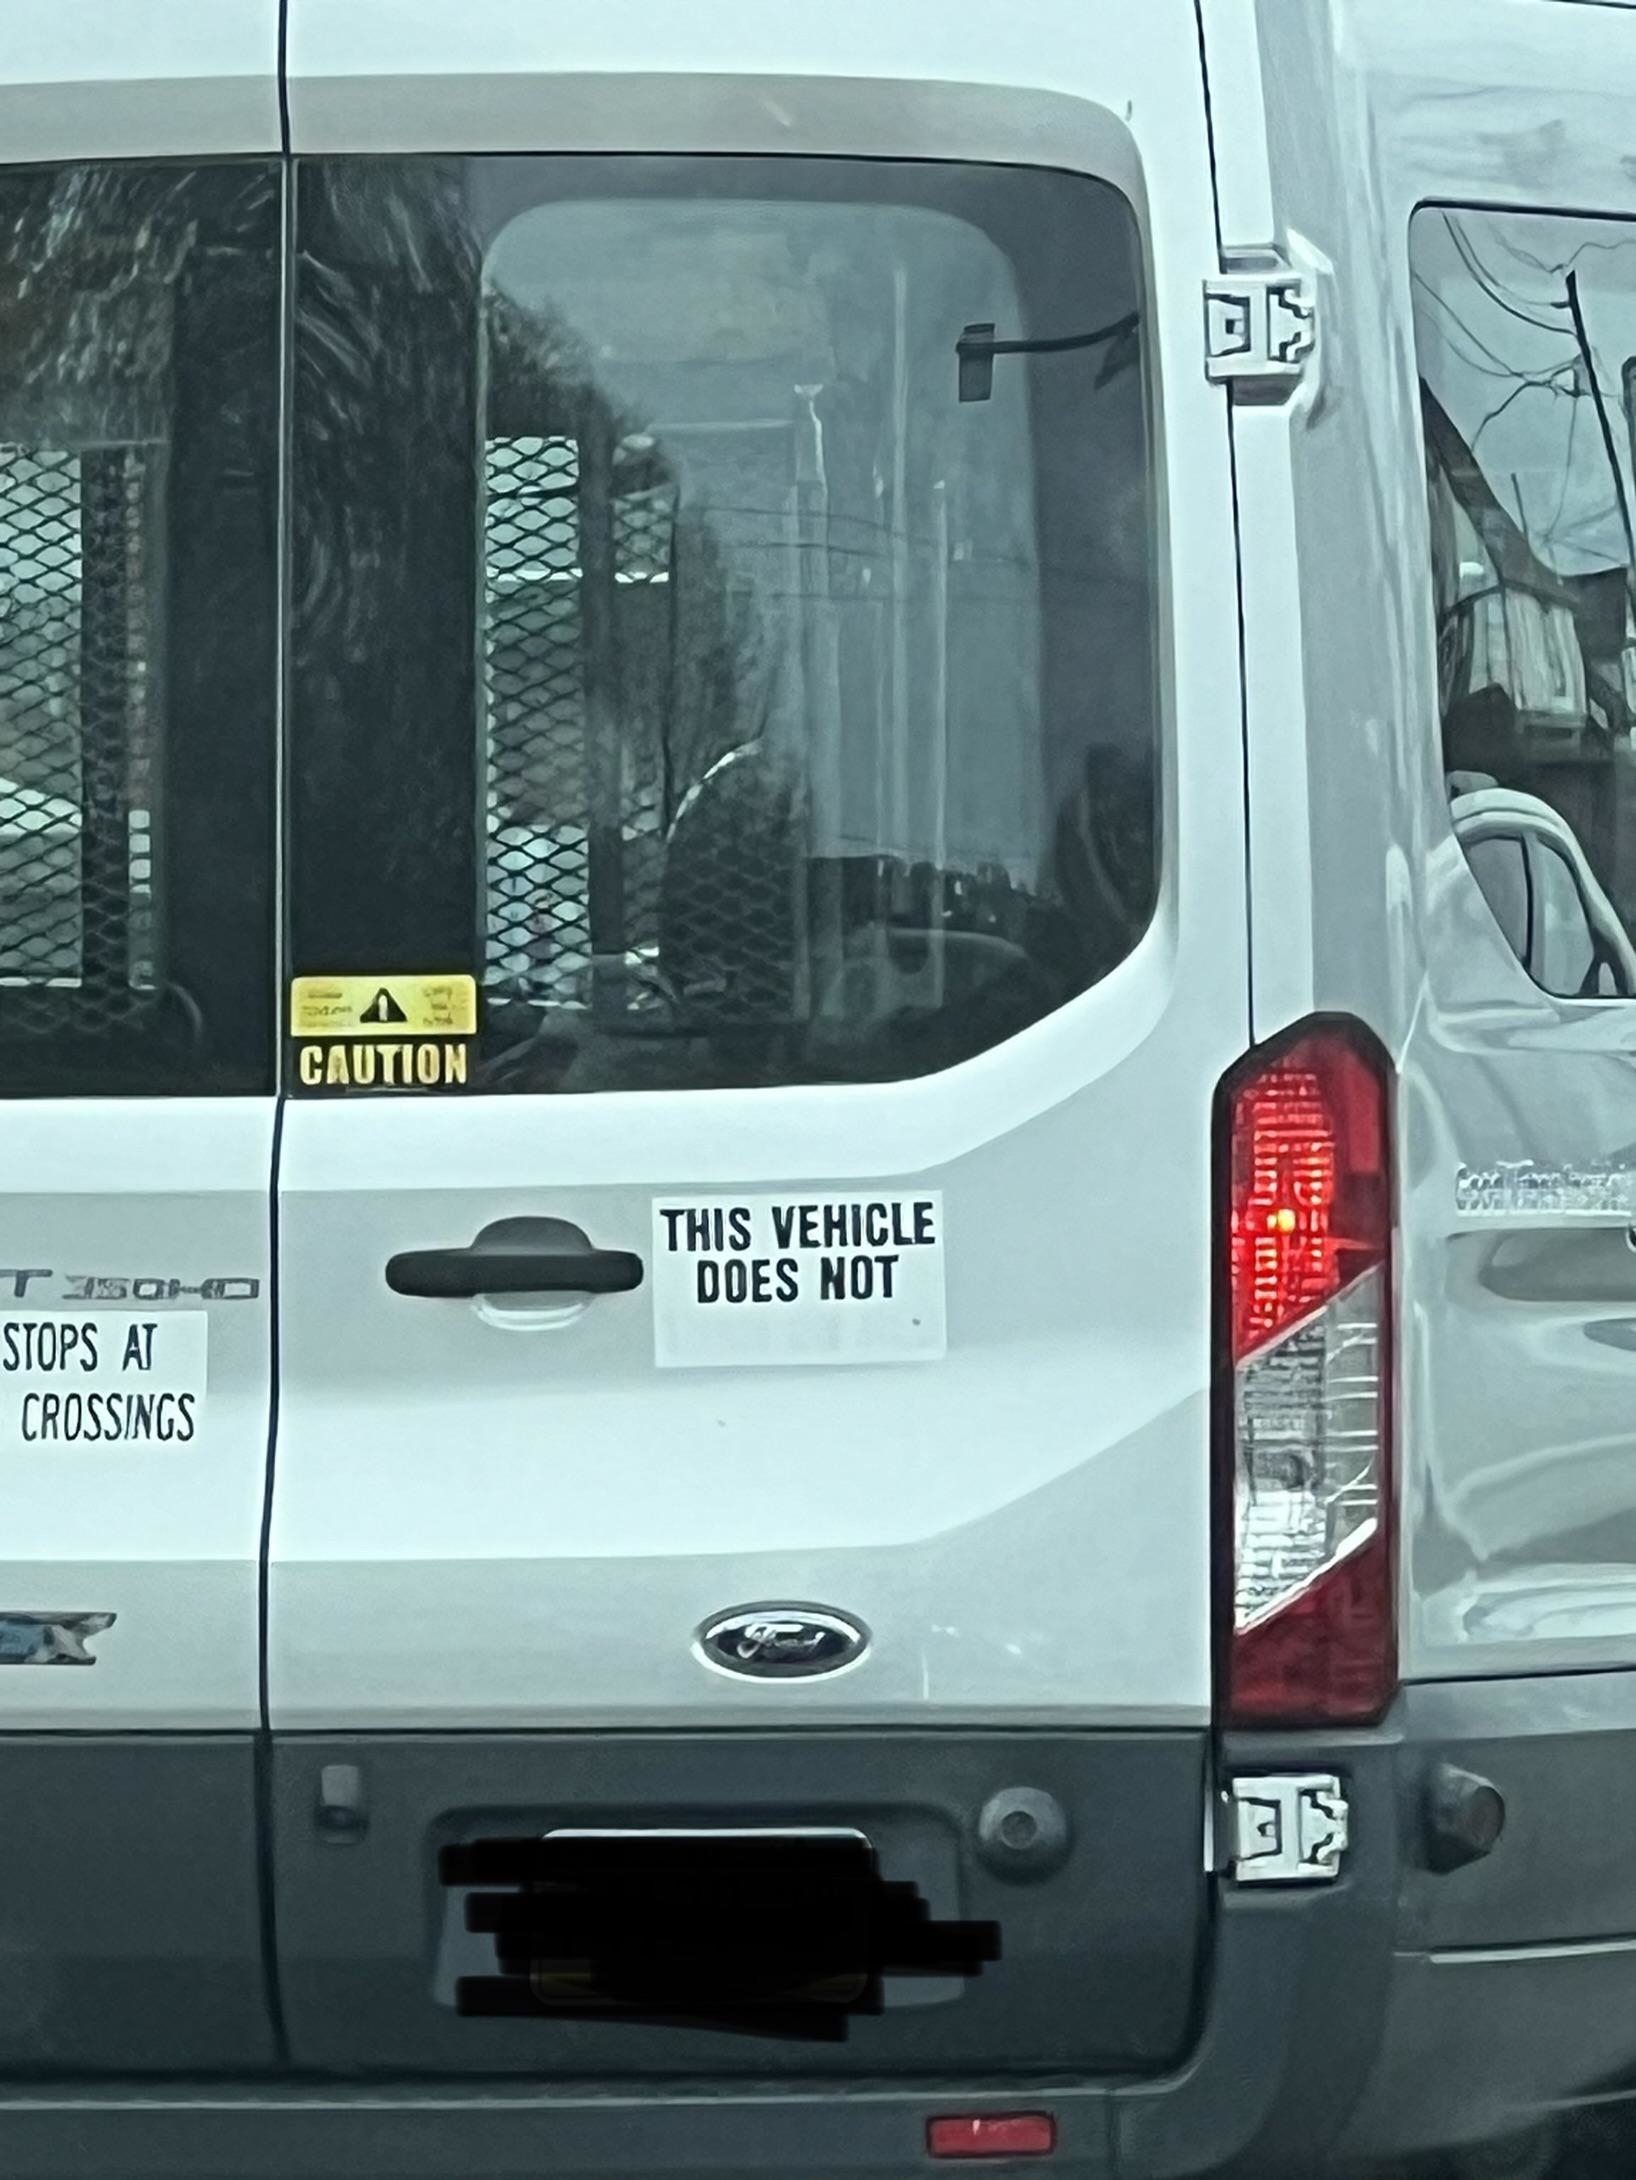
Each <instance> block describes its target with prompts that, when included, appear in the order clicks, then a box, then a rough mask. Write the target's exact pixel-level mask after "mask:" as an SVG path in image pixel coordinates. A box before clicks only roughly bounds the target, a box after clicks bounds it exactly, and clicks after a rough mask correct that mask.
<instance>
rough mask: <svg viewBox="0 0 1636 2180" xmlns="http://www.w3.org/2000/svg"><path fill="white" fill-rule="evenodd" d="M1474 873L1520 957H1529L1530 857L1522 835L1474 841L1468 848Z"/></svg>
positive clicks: (1495, 918) (1496, 919)
mask: <svg viewBox="0 0 1636 2180" xmlns="http://www.w3.org/2000/svg"><path fill="white" fill-rule="evenodd" d="M1466 856H1467V859H1468V860H1469V862H1470V864H1471V872H1472V876H1473V877H1474V878H1475V879H1476V881H1477V883H1478V885H1479V886H1481V888H1482V890H1483V898H1484V899H1485V900H1486V901H1487V903H1488V905H1489V907H1490V908H1491V909H1492V910H1493V912H1494V921H1495V922H1496V923H1497V924H1498V925H1499V927H1500V929H1501V930H1502V931H1503V932H1504V933H1505V936H1506V938H1507V940H1508V941H1509V942H1510V944H1511V946H1512V948H1513V950H1514V951H1515V953H1516V956H1517V959H1518V960H1519V961H1521V962H1526V961H1527V959H1528V859H1527V855H1526V853H1525V851H1524V848H1523V844H1522V841H1521V839H1520V838H1518V837H1514V836H1511V835H1508V834H1494V835H1490V836H1489V837H1488V838H1487V839H1484V840H1474V841H1473V842H1472V843H1471V845H1470V846H1469V847H1468V848H1467V850H1466Z"/></svg>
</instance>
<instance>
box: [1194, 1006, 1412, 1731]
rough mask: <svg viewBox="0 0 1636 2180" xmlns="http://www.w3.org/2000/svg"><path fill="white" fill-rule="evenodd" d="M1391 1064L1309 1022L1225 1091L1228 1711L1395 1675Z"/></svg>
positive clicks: (1341, 1698)
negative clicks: (1229, 1601)
mask: <svg viewBox="0 0 1636 2180" xmlns="http://www.w3.org/2000/svg"><path fill="white" fill-rule="evenodd" d="M1387 1072H1388V1071H1387V1065H1386V1062H1385V1059H1384V1056H1383V1055H1381V1054H1380V1053H1379V1052H1378V1049H1377V1048H1376V1047H1375V1046H1374V1044H1373V1041H1372V1040H1370V1039H1368V1038H1367V1036H1366V1034H1365V1033H1364V1032H1363V1031H1362V1030H1361V1029H1358V1028H1355V1027H1354V1026H1352V1025H1350V1024H1344V1025H1335V1024H1327V1023H1326V1024H1321V1025H1315V1026H1314V1027H1312V1028H1311V1029H1308V1030H1305V1031H1302V1032H1300V1033H1299V1034H1298V1035H1296V1037H1295V1038H1294V1039H1293V1041H1291V1042H1288V1043H1285V1044H1283V1045H1282V1046H1281V1047H1280V1048H1279V1049H1278V1050H1277V1051H1276V1052H1274V1053H1272V1054H1271V1055H1268V1056H1262V1055H1257V1056H1255V1057H1254V1058H1252V1060H1251V1061H1249V1062H1248V1063H1247V1064H1246V1065H1245V1067H1244V1068H1242V1069H1241V1070H1239V1071H1238V1072H1237V1073H1236V1074H1235V1075H1234V1076H1232V1077H1230V1078H1229V1080H1228V1083H1227V1086H1226V1103H1227V1110H1226V1115H1225V1120H1226V1164H1227V1172H1226V1175H1225V1184H1226V1185H1225V1190H1224V1195H1225V1199H1226V1200H1225V1204H1224V1207H1223V1216H1224V1224H1225V1226H1226V1233H1225V1236H1224V1237H1223V1241H1224V1255H1225V1259H1226V1262H1225V1267H1224V1269H1225V1276H1226V1290H1227V1291H1226V1303H1227V1308H1226V1319H1227V1330H1228V1342H1229V1346H1230V1351H1231V1369H1232V1382H1231V1386H1230V1389H1224V1391H1226V1393H1227V1397H1226V1398H1225V1399H1224V1400H1223V1403H1222V1408H1223V1413H1222V1437H1223V1440H1224V1442H1225V1443H1224V1447H1223V1462H1224V1469H1225V1473H1224V1475H1223V1478H1222V1484H1223V1490H1222V1494H1221V1505H1222V1516H1223V1520H1224V1521H1228V1520H1230V1523H1231V1538H1232V1542H1231V1585H1232V1632H1231V1637H1230V1641H1229V1657H1228V1660H1227V1675H1228V1713H1229V1716H1230V1717H1231V1718H1233V1719H1234V1720H1235V1721H1237V1722H1239V1723H1242V1724H1255V1725H1319V1724H1341V1723H1358V1722H1361V1721H1365V1720H1368V1719H1372V1718H1378V1717H1379V1716H1380V1713H1381V1712H1382V1711H1383V1710H1384V1709H1385V1707H1386V1705H1387V1703H1388V1701H1389V1700H1390V1698H1391V1695H1392V1692H1393V1689H1394V1687H1395V1685H1396V1678H1397V1652H1396V1642H1395V1622H1396V1613H1395V1604H1394V1598H1393V1580H1392V1561H1393V1553H1392V1542H1393V1527H1394V1518H1393V1506H1392V1489H1391V1475H1390V1431H1391V1402H1390V1387H1391V1338H1390V1334H1391V1308H1392V1266H1391V1232H1392V1183H1391V1158H1390V1146H1389V1141H1388V1120H1387V1104H1388V1098H1387Z"/></svg>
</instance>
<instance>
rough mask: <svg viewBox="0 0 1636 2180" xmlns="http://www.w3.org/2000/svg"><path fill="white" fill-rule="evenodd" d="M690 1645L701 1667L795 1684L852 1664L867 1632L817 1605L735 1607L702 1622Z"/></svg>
mask: <svg viewBox="0 0 1636 2180" xmlns="http://www.w3.org/2000/svg"><path fill="white" fill-rule="evenodd" d="M694 1647H695V1648H696V1650H697V1651H698V1654H699V1656H700V1657H701V1658H703V1660H704V1662H705V1663H706V1664H707V1665H713V1666H716V1667H717V1668H718V1669H719V1670H721V1671H724V1672H728V1673H747V1674H749V1675H750V1676H751V1677H752V1678H753V1679H757V1680H800V1679H804V1678H807V1677H809V1676H810V1675H812V1674H814V1673H835V1672H839V1670H840V1669H841V1667H842V1666H844V1665H854V1664H856V1662H857V1661H858V1659H859V1658H861V1657H862V1656H863V1654H864V1652H865V1650H867V1649H868V1647H869V1630H868V1629H867V1628H866V1627H864V1626H862V1625H861V1624H860V1623H859V1622H858V1621H856V1620H849V1619H847V1618H846V1616H845V1615H844V1614H843V1613H839V1612H830V1611H828V1610H827V1609H826V1608H824V1607H822V1606H819V1605H741V1606H740V1607H739V1609H738V1610H737V1611H736V1612H722V1613H718V1614H717V1615H716V1616H715V1618H714V1619H710V1620H706V1621H705V1623H704V1625H703V1626H702V1627H701V1628H700V1629H699V1631H698V1634H697V1635H696V1636H695V1637H694Z"/></svg>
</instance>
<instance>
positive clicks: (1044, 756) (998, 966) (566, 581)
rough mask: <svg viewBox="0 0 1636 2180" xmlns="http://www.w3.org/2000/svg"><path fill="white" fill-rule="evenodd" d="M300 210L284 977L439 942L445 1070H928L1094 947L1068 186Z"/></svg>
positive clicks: (1085, 534)
mask: <svg viewBox="0 0 1636 2180" xmlns="http://www.w3.org/2000/svg"><path fill="white" fill-rule="evenodd" d="M298 203H299V213H298V239H299V244H300V251H299V259H298V287H297V297H296V372H295V411H294V423H295V434H296V458H295V471H294V477H295V505H296V510H297V520H296V529H295V550H296V561H297V567H296V582H295V586H294V596H295V600H296V608H297V620H296V627H295V636H294V643H295V656H294V666H295V672H294V680H293V718H292V734H293V749H294V764H293V815H294V836H293V849H294V857H295V881H294V886H293V896H292V897H293V903H294V908H293V914H294V929H293V934H292V935H293V943H294V956H295V958H294V960H293V962H292V968H293V969H294V970H295V971H297V972H298V973H300V972H308V973H315V974H324V973H337V972H344V971H347V970H349V969H357V970H361V971H366V972H373V971H376V970H388V969H393V968H401V969H404V970H424V969H428V968H436V969H438V970H440V971H446V970H450V969H467V970H470V971H471V972H472V973H474V974H475V975H476V976H477V977H478V979H479V983H480V989H481V992H482V996H483V1026H482V1034H481V1039H480V1045H479V1050H478V1053H477V1055H476V1064H475V1067H474V1070H473V1078H472V1079H473V1083H474V1084H478V1085H484V1086H487V1087H490V1088H516V1089H527V1090H543V1089H564V1090H579V1089H596V1088H632V1087H652V1088H666V1087H693V1088H698V1087H710V1086H713V1085H717V1084H724V1083H740V1084H763V1083H764V1084H776V1083H781V1082H814V1081H843V1080H849V1079H879V1078H886V1077H893V1076H903V1075H914V1074H920V1073H924V1072H926V1071H928V1070H930V1069H934V1068H938V1067H943V1066H946V1065H949V1064H950V1063H952V1062H954V1061H958V1060H961V1059H964V1058H966V1057H968V1056H970V1055H971V1054H973V1053H975V1052H978V1051H980V1050H982V1049H983V1048H984V1047H986V1046H989V1045H992V1044H994V1043H997V1042H998V1041H1000V1040H1001V1039H1003V1038H1005V1037H1007V1036H1009V1035H1011V1034H1012V1033H1014V1032H1015V1031H1017V1030H1019V1029H1021V1028H1023V1027H1024V1026H1026V1025H1027V1024H1028V1023H1030V1022H1032V1021H1034V1020H1036V1019H1038V1018H1039V1017H1040V1016H1041V1015H1043V1014H1045V1013H1047V1012H1048V1011H1050V1010H1051V1009H1052V1008H1055V1007H1057V1006H1060V1005H1061V1004H1062V1003H1064V1002H1065V1001H1066V1000H1068V999H1070V998H1072V997H1073V996H1074V995H1075V994H1076V993H1078V992H1081V991H1083V990H1085V989H1086V987H1087V986H1089V985H1091V984H1093V983H1094V982H1095V981H1096V980H1097V979H1098V978H1099V977H1101V976H1103V975H1105V974H1106V973H1107V972H1108V971H1109V970H1110V969H1111V968H1112V967H1113V966H1114V965H1115V964H1116V963H1117V962H1118V961H1120V960H1121V959H1122V958H1123V957H1124V956H1125V955H1126V954H1127V953H1128V952H1129V951H1130V949H1131V947H1132V946H1133V945H1134V944H1135V942H1136V940H1137V938H1138V937H1139V936H1140V934H1141V932H1142V930H1143V928H1144V926H1145V925H1146V923H1147V921H1148V918H1149V916H1150V914H1151V910H1152V906H1153V900H1154V892H1155V883H1156V864H1157V842H1156V820H1155V809H1156V786H1155V782H1156V764H1155V752H1156V744H1157V698H1156V675H1155V663H1154V658H1155V605H1154V580H1153V566H1152V563H1153V519H1152V491H1153V480H1152V460H1151V451H1150V436H1149V426H1148V411H1147V394H1146V371H1145V354H1144V313H1143V303H1142V295H1141V287H1140V279H1139V269H1138V268H1139V250H1138V239H1137V234H1136V229H1135V225H1134V221H1133V218H1132V215H1131V212H1130V210H1129V208H1128V206H1127V205H1126V204H1125V202H1124V201H1123V200H1122V199H1121V198H1120V197H1119V196H1118V194H1117V193H1116V192H1115V191H1114V190H1112V189H1111V188H1109V187H1108V186H1106V185H1104V184H1101V183H1098V182H1095V181H1091V180H1088V179H1084V178H1080V177H1073V176H1067V175H1060V174H1050V173H1036V172H1029V171H1024V170H1004V169H994V168H962V167H944V166H929V165H915V164H909V163H904V164H882V163H862V162H856V163H855V162H848V161H810V160H759V159H756V160H745V159H734V160H726V159H723V160H668V159H666V160H659V159H627V160H618V161H612V160H600V159H595V160H593V159H485V160H470V161H459V160H429V159H420V160H404V161H340V162H325V163H323V164H322V165H321V166H316V167H311V168H307V169H304V170H303V171H302V172H301V175H300V182H299V198H298ZM1019 343H1020V344H1027V345H1026V346H1025V347H1023V348H1016V347H1013V346H1011V345H1010V344H1019Z"/></svg>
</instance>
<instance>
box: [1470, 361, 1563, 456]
mask: <svg viewBox="0 0 1636 2180" xmlns="http://www.w3.org/2000/svg"><path fill="white" fill-rule="evenodd" d="M1572 369H1573V363H1572V361H1571V360H1568V359H1565V360H1564V361H1563V362H1561V363H1559V364H1557V365H1556V366H1555V367H1554V368H1553V369H1552V370H1551V371H1549V372H1548V373H1547V374H1546V375H1545V376H1544V377H1543V378H1525V379H1521V380H1519V381H1518V383H1517V384H1516V385H1515V386H1513V387H1512V389H1511V391H1510V392H1509V393H1508V394H1507V395H1506V397H1505V399H1504V400H1503V401H1501V402H1498V403H1496V404H1495V406H1494V407H1493V408H1492V409H1490V410H1489V412H1488V414H1487V415H1486V416H1485V417H1484V418H1483V420H1482V422H1481V423H1480V424H1479V425H1478V426H1477V429H1476V430H1475V431H1474V432H1473V433H1472V435H1471V438H1470V439H1469V441H1468V442H1467V444H1468V445H1469V446H1470V448H1471V451H1472V452H1473V454H1475V453H1476V451H1477V442H1478V440H1479V439H1480V438H1481V437H1482V436H1483V433H1484V432H1485V431H1487V429H1488V427H1489V425H1490V424H1493V423H1496V422H1497V421H1498V420H1499V418H1501V417H1502V416H1504V414H1505V412H1506V410H1507V409H1509V408H1510V406H1511V404H1512V402H1513V401H1515V400H1516V399H1517V397H1518V396H1519V395H1520V394H1527V393H1535V392H1539V393H1549V394H1556V395H1557V396H1558V397H1559V398H1561V399H1564V400H1567V401H1572V400H1574V399H1575V398H1576V397H1575V395H1574V393H1573V391H1572V389H1571V388H1569V387H1566V386H1558V385H1557V384H1556V381H1557V380H1558V379H1559V378H1560V377H1561V376H1562V374H1563V372H1564V371H1571V370H1572Z"/></svg>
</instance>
